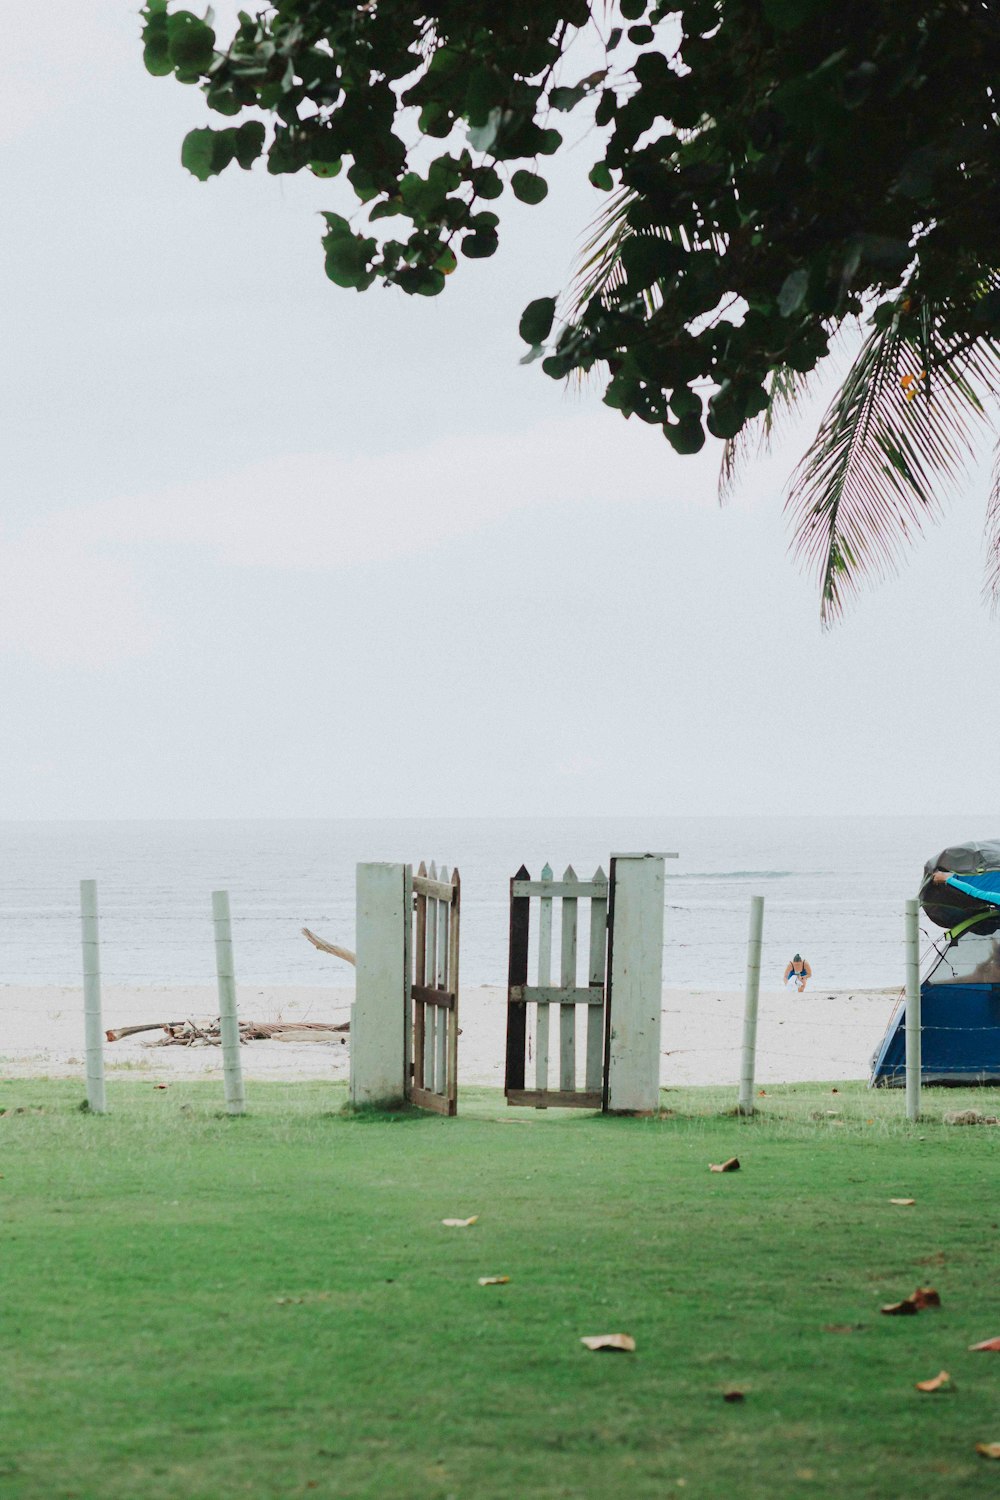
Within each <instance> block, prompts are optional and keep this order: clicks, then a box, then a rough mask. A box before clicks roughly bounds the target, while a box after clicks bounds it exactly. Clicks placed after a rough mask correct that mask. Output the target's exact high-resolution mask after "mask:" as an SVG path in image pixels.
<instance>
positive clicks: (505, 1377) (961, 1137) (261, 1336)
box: [0, 1077, 1000, 1500]
mask: <svg viewBox="0 0 1000 1500" xmlns="http://www.w3.org/2000/svg"><path fill="white" fill-rule="evenodd" d="M81 1093H82V1090H81V1087H80V1086H79V1085H77V1084H66V1083H38V1082H34V1083H29V1082H23V1081H17V1082H7V1083H3V1084H0V1108H6V1110H7V1113H6V1114H5V1115H3V1117H2V1118H0V1172H2V1173H3V1179H2V1181H0V1257H2V1259H0V1266H2V1281H0V1317H2V1333H0V1345H2V1372H0V1373H2V1381H0V1391H2V1394H0V1496H2V1497H3V1500H28V1497H31V1500H35V1497H39V1500H42V1497H44V1500H63V1497H67V1500H68V1497H71V1496H75V1497H79V1500H91V1497H93V1500H97V1497H100V1500H167V1497H171V1500H173V1497H181V1496H184V1497H190V1496H195V1497H204V1500H229V1497H233V1496H253V1497H259V1500H270V1497H272V1496H274V1497H277V1496H282V1497H284V1496H298V1495H303V1496H306V1495H320V1496H323V1495H328V1496H349V1497H355V1496H356V1497H363V1496H372V1497H379V1500H396V1497H399V1500H409V1497H414V1500H446V1497H447V1496H455V1497H456V1500H493V1497H497V1500H501V1497H502V1500H521V1497H536V1496H537V1497H556V1496H572V1497H590V1496H594V1497H606V1496H609V1497H615V1496H621V1497H645V1496H650V1497H652V1496H656V1497H658V1500H660V1497H677V1500H757V1497H760V1500H764V1497H767V1500H774V1497H782V1496H795V1497H799V1496H801V1497H812V1496H815V1497H830V1500H843V1497H847V1496H886V1497H889V1496H892V1497H904V1500H937V1497H940V1500H955V1497H957V1496H959V1495H961V1496H962V1497H967V1496H969V1497H975V1496H979V1495H983V1496H985V1495H991V1496H993V1495H996V1493H997V1491H998V1490H1000V1462H998V1463H991V1462H990V1461H989V1460H987V1459H983V1458H980V1457H979V1456H977V1454H976V1452H975V1444H976V1443H977V1442H979V1441H1000V1399H998V1397H1000V1355H991V1354H971V1353H969V1352H968V1350H967V1346H968V1345H969V1344H971V1343H973V1342H975V1341H977V1340H979V1339H984V1338H987V1337H990V1336H993V1335H997V1334H1000V1275H998V1272H1000V1257H998V1253H997V1250H998V1241H1000V1233H998V1227H997V1226H998V1221H1000V1193H998V1189H997V1152H998V1148H1000V1130H993V1129H989V1128H975V1127H974V1128H955V1127H947V1126H945V1125H943V1124H942V1123H941V1120H940V1116H941V1114H942V1113H943V1111H944V1110H946V1109H952V1108H958V1107H965V1106H967V1105H969V1104H971V1105H972V1106H973V1107H979V1108H983V1109H986V1110H987V1111H989V1110H990V1109H991V1107H992V1106H991V1102H990V1100H991V1096H990V1095H989V1094H986V1095H982V1094H980V1095H975V1094H961V1095H959V1094H956V1093H954V1092H951V1091H949V1092H947V1093H943V1092H940V1091H937V1092H933V1093H929V1094H927V1095H926V1102H927V1105H928V1109H929V1112H930V1116H931V1117H930V1118H929V1119H928V1120H927V1121H926V1122H922V1123H921V1124H920V1125H918V1126H913V1127H911V1126H908V1125H907V1124H906V1122H905V1120H903V1119H902V1112H903V1100H902V1098H901V1096H900V1094H899V1093H897V1092H893V1093H881V1092H880V1093H878V1094H875V1095H873V1094H870V1093H868V1092H867V1091H866V1090H864V1089H863V1088H862V1087H860V1086H859V1085H856V1084H854V1085H842V1086H841V1087H840V1089H839V1091H838V1092H837V1093H836V1094H834V1093H831V1090H830V1087H829V1086H820V1085H809V1086H801V1087H799V1088H790V1087H786V1088H771V1087H769V1088H768V1090H767V1095H766V1097H764V1098H761V1099H760V1100H759V1103H760V1106H761V1109H762V1111H764V1113H762V1114H761V1115H760V1116H759V1117H758V1118H755V1119H754V1120H751V1121H741V1120H738V1119H734V1118H731V1117H726V1116H724V1115H722V1114H721V1113H720V1111H721V1109H722V1108H723V1107H725V1106H728V1105H731V1103H732V1097H733V1091H732V1090H727V1091H725V1093H722V1092H719V1091H711V1090H685V1091H677V1092H672V1093H670V1094H667V1095H665V1096H664V1102H665V1104H666V1106H667V1107H668V1108H669V1109H670V1110H672V1111H673V1113H671V1114H668V1115H666V1116H665V1117H664V1118H662V1119H656V1120H623V1119H608V1118H601V1117H599V1116H594V1115H586V1114H572V1113H570V1112H551V1113H548V1114H545V1113H537V1112H530V1111H513V1110H506V1109H505V1108H504V1106H503V1102H502V1100H501V1099H500V1098H499V1097H498V1096H497V1095H496V1094H493V1093H491V1092H489V1091H486V1090H482V1091H474V1090H473V1091H467V1092H466V1093H465V1094H463V1097H462V1099H461V1103H460V1108H461V1110H462V1113H461V1115H460V1116H459V1118H458V1119H457V1120H444V1119H439V1118H436V1117H432V1116H400V1117H398V1118H389V1117H386V1116H378V1117H372V1118H366V1117H354V1118H352V1117H350V1116H344V1115H342V1114H340V1113H339V1110H340V1106H341V1105H342V1103H343V1097H344V1096H343V1092H342V1091H340V1090H337V1089H333V1088H327V1087H324V1086H321V1085H316V1084H300V1085H296V1086H294V1087H293V1086H287V1085H270V1086H265V1085H250V1086H249V1088H248V1099H249V1105H250V1113H249V1114H248V1115H247V1116H246V1117H245V1118H242V1119H229V1118H226V1117H224V1116H220V1115H219V1113H218V1110H219V1105H220V1096H221V1086H220V1085H218V1084H208V1083H203V1082H192V1083H178V1084H175V1085H173V1086H171V1087H170V1088H169V1089H167V1090H154V1088H153V1086H152V1084H151V1083H149V1082H148V1081H145V1080H137V1079H136V1078H134V1077H130V1078H127V1079H125V1078H112V1079H109V1101H110V1104H111V1110H112V1112H111V1113H110V1114H109V1115H107V1116H105V1117H100V1118H98V1117H91V1116H88V1115H86V1114H84V1113H81V1112H80V1110H79V1108H78V1104H79V1100H80V1098H81ZM18 1109H20V1110H22V1111H24V1112H21V1113H18V1112H15V1111H17V1110H18ZM38 1109H40V1110H41V1111H42V1112H36V1110H38ZM828 1110H837V1111H839V1113H838V1114H834V1115H828V1114H827V1113H826V1111H828ZM734 1153H735V1154H738V1155H739V1157H740V1160H741V1162H742V1164H743V1165H742V1170H741V1171H739V1172H734V1173H729V1174H725V1175H719V1174H715V1173H710V1172H709V1171H708V1164H709V1162H711V1161H716V1162H717V1161H721V1160H723V1159H724V1158H726V1157H728V1156H731V1155H733V1154H734ZM893 1197H913V1198H915V1199H916V1200H917V1202H916V1206H915V1207H913V1208H898V1207H893V1206H892V1205H891V1204H890V1203H889V1199H890V1198H893ZM471 1214H478V1215H479V1222H478V1223H477V1224H475V1225H474V1226H473V1227H471V1228H469V1229H461V1230H459V1229H446V1228H443V1227H442V1225H441V1222H440V1221H441V1220H442V1218H445V1217H449V1216H456V1217H466V1216H468V1215H471ZM499 1274H503V1275H508V1276H510V1278H511V1281H510V1284H509V1285H506V1286H489V1287H480V1286H479V1285H478V1282H477V1278H478V1277H480V1276H486V1275H499ZM918 1284H925V1285H926V1284H932V1285H934V1286H936V1287H937V1288H938V1290H939V1291H940V1293H941V1298H942V1303H943V1305H942V1307H941V1308H940V1309H939V1310H928V1311H925V1312H922V1313H920V1314H919V1315H918V1316H917V1317H883V1316H881V1315H880V1313H879V1307H880V1305H881V1304H882V1303H884V1302H889V1301H897V1300H898V1299H899V1298H901V1297H903V1296H905V1295H906V1294H907V1293H909V1292H910V1291H912V1290H913V1288H914V1287H915V1286H917V1285H918ZM830 1324H835V1325H851V1327H852V1331H850V1332H827V1331H825V1325H830ZM613 1332H627V1333H630V1334H632V1335H633V1336H634V1337H635V1339H636V1340H637V1343H638V1350H637V1352H636V1353H635V1354H634V1355H625V1354H592V1353H589V1352H588V1351H587V1350H586V1349H584V1348H583V1346H582V1345H581V1344H580V1342H579V1340H580V1337H581V1335H583V1334H594V1333H613ZM941 1369H947V1370H948V1371H950V1373H951V1376H952V1380H953V1384H954V1387H955V1389H953V1390H951V1391H948V1392H944V1393H940V1394H938V1395H922V1394H920V1393H919V1392H917V1391H916V1390H915V1389H914V1382H915V1381H917V1380H921V1379H925V1378H927V1377H929V1376H932V1375H935V1374H937V1372H938V1371H939V1370H941ZM733 1388H738V1389H740V1390H742V1391H744V1392H745V1400H744V1401H743V1402H741V1403H738V1404H729V1403H726V1402H725V1401H724V1400H723V1393H724V1392H725V1391H727V1390H730V1389H733Z"/></svg>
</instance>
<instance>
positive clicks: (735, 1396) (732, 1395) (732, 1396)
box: [722, 1391, 747, 1401]
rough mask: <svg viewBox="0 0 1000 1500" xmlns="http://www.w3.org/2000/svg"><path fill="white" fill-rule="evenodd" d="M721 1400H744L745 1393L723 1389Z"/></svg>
mask: <svg viewBox="0 0 1000 1500" xmlns="http://www.w3.org/2000/svg"><path fill="white" fill-rule="evenodd" d="M722 1399H723V1401H745V1400H746V1399H747V1398H746V1395H745V1394H744V1392H743V1391H723V1393H722Z"/></svg>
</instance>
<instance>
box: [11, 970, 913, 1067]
mask: <svg viewBox="0 0 1000 1500" xmlns="http://www.w3.org/2000/svg"><path fill="white" fill-rule="evenodd" d="M353 998H354V993H353V991H352V990H350V989H327V988H319V987H314V986H308V987H307V986H300V987H292V986H280V987H277V986H276V987H270V988H269V987H263V988H259V987H255V986H241V987H240V989H239V992H238V1000H239V1007H240V1014H241V1016H242V1017H244V1018H246V1019H255V1020H262V1021H277V1020H284V1021H296V1020H298V1021H305V1020H309V1021H327V1020H329V1021H344V1020H346V1019H347V1018H348V1015H349V1008H350V1005H351V1002H352V1000H353ZM895 998H896V992H895V991H890V990H851V991H846V990H843V991H830V990H823V989H817V990H813V991H812V992H807V993H806V994H805V995H798V994H795V993H789V992H787V991H784V990H777V991H765V992H762V993H761V997H760V1014H759V1022H758V1033H757V1080H758V1082H759V1083H761V1084H767V1083H782V1082H785V1083H791V1082H799V1081H801V1082H807V1081H810V1080H818V1079H827V1078H830V1079H834V1078H836V1079H849V1078H865V1077H867V1075H868V1068H869V1061H870V1058H871V1055H872V1052H873V1051H874V1049H875V1047H876V1046H877V1045H878V1043H879V1041H880V1040H881V1037H882V1034H883V1032H884V1030H885V1027H886V1024H887V1022H888V1020H889V1017H890V1014H891V1012H892V1008H893V1004H894V1001H895ZM103 1001H104V1025H105V1027H111V1028H115V1027H120V1026H136V1025H141V1024H143V1023H145V1022H152V1021H178V1020H184V1019H185V1018H187V1017H194V1018H199V1019H202V1020H204V1019H208V1018H211V1017H214V1016H215V1015H217V1013H218V1010H217V1004H216V994H215V990H214V989H213V988H211V987H210V986H186V987H185V986H166V985H164V986H156V987H144V988H139V987H128V988H126V987H114V986H106V987H105V990H104V997H103ZM460 1023H461V1027H462V1035H461V1038H460V1042H459V1082H460V1083H464V1084H486V1085H492V1086H494V1087H496V1088H502V1086H503V1070H504V1045H505V1035H506V991H505V989H504V988H503V987H501V986H499V985H496V986H494V985H489V986H486V985H484V986H482V987H480V988H475V989H468V990H464V991H463V992H462V995H461V1001H460ZM742 1027H743V996H742V994H741V993H737V992H735V991H720V990H675V989H671V990H665V991H664V994H663V1037H662V1059H661V1075H660V1076H661V1082H662V1083H663V1085H664V1086H665V1087H679V1086H682V1085H688V1084H723V1083H735V1082H736V1080H737V1079H738V1077H739V1063H740V1044H741V1038H742ZM158 1035H159V1033H157V1032H151V1033H148V1034H142V1035H139V1036H133V1037H128V1038H125V1039H124V1040H122V1041H118V1042H113V1043H109V1044H108V1045H107V1047H106V1049H105V1066H106V1068H107V1069H108V1072H109V1075H110V1076H113V1075H114V1073H115V1072H116V1071H121V1072H122V1073H123V1074H127V1073H134V1072H141V1073H142V1075H143V1076H146V1077H149V1078H150V1079H151V1080H168V1081H169V1080H170V1079H172V1078H193V1077H197V1078H216V1077H218V1078H221V1076H222V1057H221V1053H220V1050H219V1048H218V1047H211V1046H192V1047H178V1046H169V1047H159V1046H155V1045H150V1043H151V1042H155V1041H156V1039H157V1037H158ZM349 1056H350V1044H349V1039H348V1038H346V1037H345V1038H344V1039H342V1040H341V1039H338V1040H337V1041H334V1042H322V1043H316V1042H297V1041H287V1042H286V1041H260V1042H250V1043H248V1044H247V1045H246V1046H245V1047H244V1049H243V1069H244V1074H245V1076H246V1077H247V1078H248V1079H255V1078H256V1079H284V1080H286V1081H291V1080H294V1079H297V1078H328V1079H331V1080H342V1079H346V1078H347V1076H348V1069H349ZM0 1077H6V1078H11V1077H19V1078H32V1077H35V1078H68V1077H80V1078H81V1080H82V1078H83V996H82V991H81V990H80V989H79V988H61V987H57V986H30V987H29V986H15V985H6V986H0Z"/></svg>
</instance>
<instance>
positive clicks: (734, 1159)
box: [708, 1156, 740, 1172]
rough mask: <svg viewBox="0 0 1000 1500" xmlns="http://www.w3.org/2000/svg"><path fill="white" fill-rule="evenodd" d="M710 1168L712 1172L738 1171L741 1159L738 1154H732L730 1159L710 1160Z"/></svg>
mask: <svg viewBox="0 0 1000 1500" xmlns="http://www.w3.org/2000/svg"><path fill="white" fill-rule="evenodd" d="M708 1170H709V1171H710V1172H738V1171H739V1170H740V1159H739V1157H738V1156H731V1157H730V1158H729V1160H728V1161H719V1162H715V1161H713V1162H709V1166H708Z"/></svg>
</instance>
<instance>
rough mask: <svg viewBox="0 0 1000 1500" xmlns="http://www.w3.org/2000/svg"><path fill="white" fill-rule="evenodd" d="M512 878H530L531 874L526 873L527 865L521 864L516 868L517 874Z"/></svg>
mask: <svg viewBox="0 0 1000 1500" xmlns="http://www.w3.org/2000/svg"><path fill="white" fill-rule="evenodd" d="M514 879H515V880H530V879H531V876H530V875H529V874H528V866H527V865H522V866H521V868H520V869H519V870H518V872H517V874H516V875H515V876H514Z"/></svg>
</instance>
